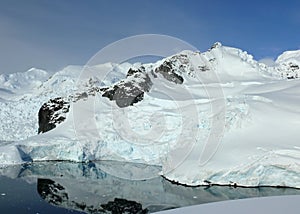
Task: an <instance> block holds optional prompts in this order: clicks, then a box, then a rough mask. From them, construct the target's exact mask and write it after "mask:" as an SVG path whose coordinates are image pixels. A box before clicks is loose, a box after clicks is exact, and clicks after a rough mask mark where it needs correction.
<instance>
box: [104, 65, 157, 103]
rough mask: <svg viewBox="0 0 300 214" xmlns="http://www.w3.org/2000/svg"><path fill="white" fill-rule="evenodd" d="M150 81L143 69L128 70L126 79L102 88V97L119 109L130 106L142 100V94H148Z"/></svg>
mask: <svg viewBox="0 0 300 214" xmlns="http://www.w3.org/2000/svg"><path fill="white" fill-rule="evenodd" d="M151 86H152V81H151V79H150V77H149V75H148V74H147V73H145V72H144V70H143V67H141V68H140V69H138V70H134V69H129V71H128V73H127V78H126V79H125V80H122V81H120V82H118V83H116V84H115V85H113V86H111V87H107V88H102V89H101V91H102V92H103V94H102V96H103V97H107V98H109V99H110V100H114V101H116V104H117V105H118V107H120V108H124V107H128V106H131V105H133V104H135V103H137V102H140V101H141V100H143V98H144V93H145V92H149V91H150V89H151Z"/></svg>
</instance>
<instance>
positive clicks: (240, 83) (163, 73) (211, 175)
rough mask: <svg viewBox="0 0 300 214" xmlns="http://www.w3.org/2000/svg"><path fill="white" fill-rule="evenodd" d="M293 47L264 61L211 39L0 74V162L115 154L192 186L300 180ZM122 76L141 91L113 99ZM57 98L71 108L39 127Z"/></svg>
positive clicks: (124, 91)
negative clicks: (158, 51) (126, 59)
mask: <svg viewBox="0 0 300 214" xmlns="http://www.w3.org/2000/svg"><path fill="white" fill-rule="evenodd" d="M299 53H300V51H287V52H284V53H283V54H282V55H281V56H279V57H278V59H277V60H276V64H275V65H274V66H267V65H265V64H263V63H258V62H257V61H256V60H255V59H253V56H251V55H249V54H248V53H247V52H245V51H242V50H240V49H237V48H233V47H227V46H223V45H222V44H220V43H216V44H215V45H214V46H213V47H212V48H211V49H210V50H208V51H206V52H203V53H200V52H193V51H188V50H187V51H183V52H180V53H178V54H176V55H173V56H170V57H167V58H164V59H162V60H159V61H157V62H155V63H148V64H142V63H135V64H130V63H122V64H115V63H106V64H102V65H95V66H92V67H86V66H68V67H66V68H65V69H63V70H61V71H59V72H57V73H55V74H52V75H50V74H49V73H47V72H46V71H42V70H38V69H30V70H29V71H28V72H25V73H22V74H14V75H11V76H7V75H0V108H1V112H0V117H1V121H2V122H1V125H0V133H1V139H0V160H1V165H0V167H2V168H5V167H6V166H7V165H13V164H22V163H27V162H41V161H52V160H65V161H74V162H89V161H98V160H114V161H122V162H133V163H142V164H149V165H157V166H161V170H160V171H159V172H157V175H156V176H159V175H161V176H163V177H165V178H166V179H168V180H171V181H174V182H178V183H180V184H185V185H190V186H198V185H213V184H218V185H238V186H287V187H296V188H300V144H299V142H300V137H299V134H298V132H299V128H300V112H299V111H300V110H299V108H298V106H299V100H300V80H299V78H298V77H299V75H300V69H299V66H300V59H299ZM130 69H133V70H134V72H133V73H130V74H129V72H128V71H129V70H130ZM107 70H110V71H111V72H110V73H109V75H108V76H106V78H105V79H99V78H97V74H99V72H106V71H107ZM82 72H86V73H85V75H83V76H82ZM145 75H147V76H149V80H148V81H151V84H150V85H151V87H150V89H149V90H144V89H143V88H141V83H142V81H143V79H142V76H145ZM128 84H129V85H130V88H131V89H132V87H133V88H136V90H135V92H138V93H139V94H138V95H139V96H140V97H139V99H137V100H134V102H133V100H129V101H130V102H129V103H127V101H126V100H125V104H124V105H125V106H121V107H120V106H119V104H118V100H116V94H117V93H119V94H118V96H119V97H120V99H121V98H124V96H125V97H128V96H127V95H128V94H129V95H130V93H133V92H132V90H129V89H128V87H127V88H126V86H128ZM122 87H123V88H122ZM116 88H117V89H118V90H116ZM120 89H121V90H120ZM105 93H107V94H106V96H103V95H104V94H105ZM111 94H112V95H111ZM82 95H85V96H82ZM57 97H62V98H63V99H64V100H66V102H69V103H70V108H69V111H68V112H65V114H64V119H63V120H62V121H60V122H59V123H56V124H55V127H54V128H53V129H52V130H48V131H47V132H44V133H41V134H38V133H37V132H38V129H39V125H38V124H39V121H38V112H39V109H40V108H41V106H42V105H43V104H44V103H46V102H48V101H49V99H53V98H57ZM129 98H130V96H129ZM129 98H128V99H129ZM58 116H59V115H58ZM116 173H117V172H116ZM116 176H117V175H116Z"/></svg>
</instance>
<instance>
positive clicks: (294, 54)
mask: <svg viewBox="0 0 300 214" xmlns="http://www.w3.org/2000/svg"><path fill="white" fill-rule="evenodd" d="M276 62H277V63H278V64H281V63H289V62H292V63H296V64H299V63H300V50H294V51H285V52H283V53H282V54H281V55H279V56H278V58H277V59H276Z"/></svg>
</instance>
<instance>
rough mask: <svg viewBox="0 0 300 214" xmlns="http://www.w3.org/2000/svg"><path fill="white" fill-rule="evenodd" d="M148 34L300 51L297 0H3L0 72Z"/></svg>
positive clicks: (82, 58)
mask: <svg viewBox="0 0 300 214" xmlns="http://www.w3.org/2000/svg"><path fill="white" fill-rule="evenodd" d="M146 33H154V34H165V35H170V36H174V37H178V38H180V39H182V40H185V41H186V42H188V43H190V44H192V45H194V46H195V47H197V48H198V49H199V50H200V51H205V50H206V49H208V48H209V47H210V46H211V45H212V44H213V43H214V42H216V41H220V42H222V43H223V45H226V46H234V47H238V48H241V49H243V50H246V51H247V52H249V53H250V54H252V55H254V58H255V59H261V58H266V57H271V58H275V57H276V56H277V55H278V54H280V53H281V52H283V51H285V50H290V49H300V1H298V0H291V1H289V0H273V1H258V0H252V1H243V0H239V1H237V0H209V1H208V0H205V1H202V0H195V1H193V0H182V1H177V0H151V1H141V0H120V1H116V0H110V1H108V0H107V1H106V0H26V1H22V0H1V1H0V72H1V73H11V72H17V71H25V70H27V69H29V68H31V67H38V68H42V69H47V70H52V71H55V70H58V69H61V68H63V67H64V66H66V65H69V64H79V65H84V64H85V63H86V62H87V60H88V59H89V58H90V57H92V56H93V55H94V54H95V53H96V52H97V51H99V50H100V49H101V48H103V47H105V46H106V45H108V44H110V43H112V42H114V41H117V40H119V39H122V38H125V37H128V36H133V35H137V34H146Z"/></svg>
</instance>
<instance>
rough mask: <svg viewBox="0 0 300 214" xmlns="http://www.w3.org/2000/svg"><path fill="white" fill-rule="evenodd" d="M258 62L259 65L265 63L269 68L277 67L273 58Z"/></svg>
mask: <svg viewBox="0 0 300 214" xmlns="http://www.w3.org/2000/svg"><path fill="white" fill-rule="evenodd" d="M258 62H259V63H263V64H265V65H267V66H274V65H276V62H275V60H274V59H273V58H271V57H266V58H263V59H260V60H259V61H258Z"/></svg>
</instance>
